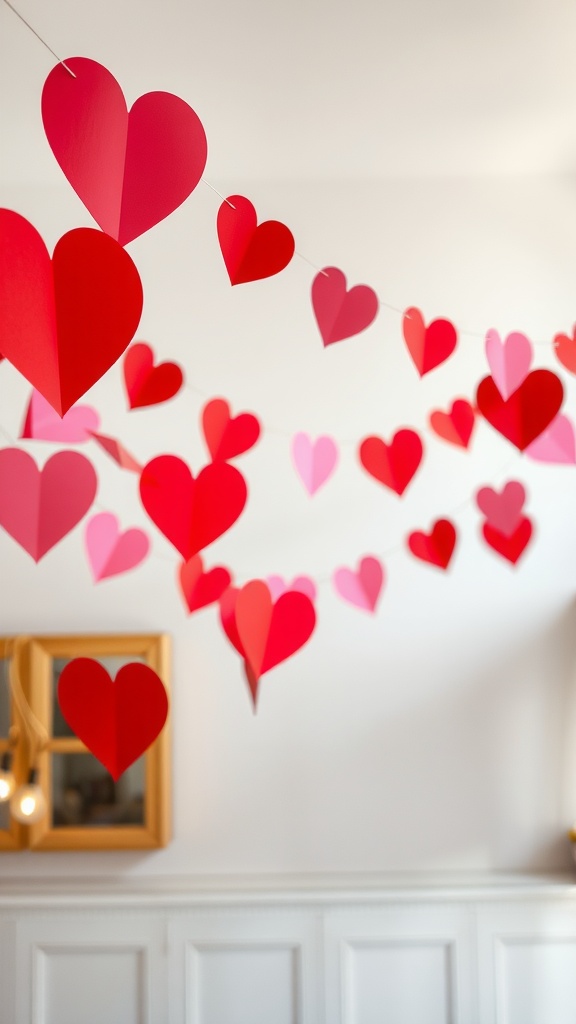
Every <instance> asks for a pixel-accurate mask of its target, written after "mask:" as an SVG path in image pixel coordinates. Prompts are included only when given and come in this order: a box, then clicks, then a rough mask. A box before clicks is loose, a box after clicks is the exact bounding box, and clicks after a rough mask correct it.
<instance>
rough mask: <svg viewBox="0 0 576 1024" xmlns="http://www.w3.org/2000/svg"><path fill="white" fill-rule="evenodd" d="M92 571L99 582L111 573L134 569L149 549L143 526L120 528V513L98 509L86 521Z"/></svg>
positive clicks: (117, 573)
mask: <svg viewBox="0 0 576 1024" xmlns="http://www.w3.org/2000/svg"><path fill="white" fill-rule="evenodd" d="M84 539H85V542H86V550H87V552H88V561H89V562H90V568H91V569H92V575H93V576H94V579H95V581H96V582H97V583H98V582H99V581H100V580H105V579H108V578H109V577H110V576H118V575H119V574H120V573H124V572H128V570H129V569H135V568H136V566H137V565H140V563H141V562H143V561H144V559H145V558H146V555H147V554H148V552H149V550H150V541H149V540H148V536H147V535H146V534H145V533H144V530H140V529H138V527H133V528H132V529H130V530H125V531H124V532H123V533H122V532H121V531H120V524H119V522H118V517H117V516H115V515H114V514H113V513H112V512H99V513H98V515H95V516H92V517H91V519H89V520H88V522H87V523H86V532H85V535H84Z"/></svg>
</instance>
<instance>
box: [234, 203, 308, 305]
mask: <svg viewBox="0 0 576 1024" xmlns="http://www.w3.org/2000/svg"><path fill="white" fill-rule="evenodd" d="M217 230H218V241H219V242H220V248H221V250H222V255H223V257H224V263H225V264H226V270H227V271H228V277H229V278H230V283H231V284H233V285H234V284H245V283H246V282H247V281H259V280H261V279H262V278H264V277H272V275H273V274H279V273H280V271H281V270H284V267H287V266H288V264H289V263H290V260H291V259H292V257H293V255H294V237H293V235H292V232H291V231H290V229H289V228H287V227H286V225H285V224H281V223H280V221H278V220H265V221H264V223H263V224H260V225H258V222H257V218H256V210H255V209H254V207H253V206H252V203H251V202H250V200H249V199H246V198H245V197H244V196H228V199H226V200H225V201H224V202H223V203H222V206H221V207H220V209H219V210H218V220H217Z"/></svg>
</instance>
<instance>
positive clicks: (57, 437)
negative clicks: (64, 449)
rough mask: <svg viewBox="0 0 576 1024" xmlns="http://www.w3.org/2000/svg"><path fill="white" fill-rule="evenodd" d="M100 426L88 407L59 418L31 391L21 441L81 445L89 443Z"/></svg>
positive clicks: (45, 402)
mask: <svg viewBox="0 0 576 1024" xmlns="http://www.w3.org/2000/svg"><path fill="white" fill-rule="evenodd" d="M99 426H100V417H99V415H98V413H97V412H96V409H93V408H92V407H91V406H90V405H75V406H73V408H72V409H69V410H68V412H67V413H65V415H64V416H62V417H60V416H59V415H58V413H57V412H55V411H54V409H53V408H52V406H51V405H50V403H49V402H47V401H46V399H45V398H44V396H43V395H41V394H40V392H39V391H33V392H32V394H31V395H30V401H29V402H28V408H27V409H26V415H25V418H24V425H23V427H22V433H21V434H20V437H21V438H22V439H24V440H28V439H33V440H35V441H59V442H60V443H61V444H81V443H83V442H84V441H89V440H90V437H91V435H92V433H93V431H95V430H98V427H99Z"/></svg>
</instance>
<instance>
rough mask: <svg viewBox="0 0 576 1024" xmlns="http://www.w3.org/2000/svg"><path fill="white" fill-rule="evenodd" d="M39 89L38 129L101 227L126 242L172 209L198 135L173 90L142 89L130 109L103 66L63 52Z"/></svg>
mask: <svg viewBox="0 0 576 1024" xmlns="http://www.w3.org/2000/svg"><path fill="white" fill-rule="evenodd" d="M66 66H67V67H68V68H70V70H71V71H73V73H74V77H72V75H70V74H69V73H68V71H66V69H65V68H64V67H63V65H62V64H57V65H56V67H55V68H53V69H52V71H51V72H50V74H49V75H48V78H47V79H46V82H45V83H44V89H43V91H42V120H43V122H44V130H45V132H46V137H47V139H48V142H49V144H50V147H51V149H52V152H53V153H54V156H55V157H56V159H57V161H58V163H59V164H60V167H61V168H62V170H63V172H64V174H65V175H66V177H67V179H68V181H69V182H70V184H71V185H72V188H73V189H74V191H75V192H76V193H77V194H78V195H79V196H80V199H81V200H82V202H83V203H84V205H85V206H86V208H87V210H89V211H90V213H91V214H92V216H93V217H94V220H95V221H96V223H97V224H99V225H100V227H101V228H102V230H103V231H105V232H106V233H107V234H108V235H111V236H112V238H115V239H116V240H117V241H118V242H120V244H121V245H126V244H127V243H128V242H131V241H132V239H133V238H137V237H138V235H141V234H143V232H144V231H148V229H149V228H151V227H153V226H154V224H158V223H159V221H161V220H164V218H165V217H167V216H168V215H169V214H170V213H172V212H173V211H174V210H176V209H177V208H178V207H179V206H180V205H181V203H183V202H184V200H185V199H187V198H188V196H189V195H190V193H191V192H192V191H193V190H194V189H195V188H196V185H197V184H198V182H199V181H200V178H201V177H202V174H203V171H204V167H205V165H206V157H207V152H208V151H207V143H206V135H205V132H204V128H203V127H202V123H201V121H200V119H199V117H198V115H197V114H195V112H194V111H193V110H192V108H191V107H189V106H188V104H187V103H185V102H184V100H182V99H180V98H179V97H178V96H173V95H172V94H171V93H168V92H149V93H146V95H144V96H140V97H139V99H137V100H136V102H135V103H134V105H133V107H132V109H131V110H130V112H129V111H128V109H127V106H126V100H125V99H124V95H123V93H122V90H121V88H120V86H119V84H118V82H117V81H116V79H115V78H114V77H113V75H111V74H110V72H109V71H108V70H107V69H106V68H105V67H103V66H102V65H101V64H98V63H97V62H96V61H95V60H89V59H88V58H86V57H68V58H67V59H66Z"/></svg>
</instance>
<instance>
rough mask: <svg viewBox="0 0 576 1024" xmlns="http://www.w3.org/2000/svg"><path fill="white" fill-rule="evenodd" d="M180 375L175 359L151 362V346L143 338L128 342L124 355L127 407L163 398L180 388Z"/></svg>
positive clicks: (139, 406) (137, 406) (171, 396)
mask: <svg viewBox="0 0 576 1024" xmlns="http://www.w3.org/2000/svg"><path fill="white" fill-rule="evenodd" d="M183 379H184V378H183V374H182V370H181V369H180V367H179V366H178V364H177V363H160V364H159V365H158V366H154V354H153V352H152V349H151V348H150V346H149V345H146V343H145V342H143V341H139V342H137V344H136V345H131V346H130V348H129V349H128V351H127V353H126V355H125V356H124V383H125V385H126V393H127V395H128V403H129V405H130V408H131V409H141V408H142V407H143V406H145V405H157V404H158V403H159V402H167V401H168V399H169V398H173V397H174V395H176V394H177V393H178V392H179V391H180V388H181V387H182V381H183Z"/></svg>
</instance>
